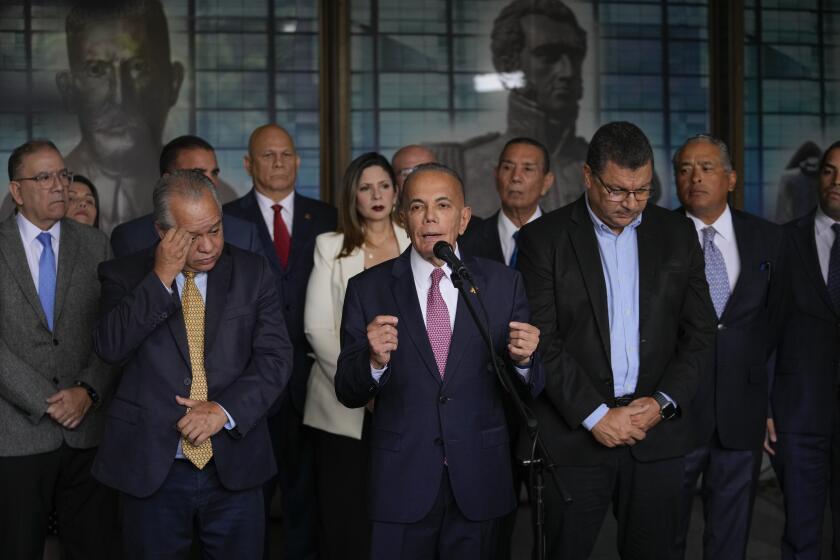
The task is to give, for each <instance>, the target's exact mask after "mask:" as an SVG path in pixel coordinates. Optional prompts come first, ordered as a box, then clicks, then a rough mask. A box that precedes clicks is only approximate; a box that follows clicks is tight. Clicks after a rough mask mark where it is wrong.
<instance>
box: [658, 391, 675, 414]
mask: <svg viewBox="0 0 840 560" xmlns="http://www.w3.org/2000/svg"><path fill="white" fill-rule="evenodd" d="M653 400H655V401H656V402H657V403H658V404H659V416H661V417H662V419H663V420H670V419H671V418H673V417H674V416H676V415H677V407H676V406H674V403H672V402H671V401H669V400H668V398H667V397H666V396H665V395H663V394H662V393H661V392H659V391H657V392H656V393H654V394H653Z"/></svg>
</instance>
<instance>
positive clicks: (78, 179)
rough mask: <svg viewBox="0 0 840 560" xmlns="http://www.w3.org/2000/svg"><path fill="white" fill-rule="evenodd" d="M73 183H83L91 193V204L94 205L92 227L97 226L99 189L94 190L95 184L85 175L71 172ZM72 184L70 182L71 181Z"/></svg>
mask: <svg viewBox="0 0 840 560" xmlns="http://www.w3.org/2000/svg"><path fill="white" fill-rule="evenodd" d="M73 183H81V184H83V185H85V186H86V187H87V188H89V189H90V194H92V195H93V204H94V206H96V218H94V219H93V227H95V228H98V227H99V214H100V212H99V191H98V190H96V185H94V184H93V181H91V180H90V179H88V178H87V177H85V176H84V175H76V174H75V173H74V174H73ZM71 184H72V183H71Z"/></svg>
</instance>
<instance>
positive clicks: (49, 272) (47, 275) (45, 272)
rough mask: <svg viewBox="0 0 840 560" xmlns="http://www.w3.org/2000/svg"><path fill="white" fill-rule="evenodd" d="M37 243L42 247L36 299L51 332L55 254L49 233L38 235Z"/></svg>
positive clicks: (53, 306) (53, 304)
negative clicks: (39, 302)
mask: <svg viewBox="0 0 840 560" xmlns="http://www.w3.org/2000/svg"><path fill="white" fill-rule="evenodd" d="M38 241H40V242H41V245H43V246H44V250H43V251H41V258H40V259H39V260H38V298H39V299H40V300H41V307H43V308H44V315H46V316H47V325H49V327H50V330H51V331H52V330H53V309H54V308H55V253H53V248H52V236H51V235H50V234H49V233H46V232H44V233H41V234H39V235H38Z"/></svg>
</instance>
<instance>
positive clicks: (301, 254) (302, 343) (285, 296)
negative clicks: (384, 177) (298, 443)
mask: <svg viewBox="0 0 840 560" xmlns="http://www.w3.org/2000/svg"><path fill="white" fill-rule="evenodd" d="M224 212H225V215H229V216H235V217H237V218H240V219H242V220H246V221H248V222H250V223H252V224H254V225H255V226H256V228H257V232H258V235H259V239H260V242H261V245H262V248H263V250H262V252H263V254H265V256H266V257H267V258H268V262H269V263H270V264H271V269H272V270H273V271H274V273H275V275H276V277H277V280H278V291H279V292H280V297H281V298H282V300H283V315H284V317H285V318H286V328H287V329H288V332H289V340H291V342H292V346H293V348H294V366H293V369H292V379H291V381H290V384H289V389H290V390H289V396H290V398H291V400H292V403H293V405H294V407H295V409H297V411H298V412H299V414H300V415H301V416H302V415H303V402H304V400H305V399H306V382H307V380H308V379H309V371H310V369H312V359H311V358H310V357H309V356H308V354H309V353H310V352H311V351H312V348H311V347H310V346H309V342H308V341H307V340H306V335H305V334H304V332H303V305H304V302H305V301H306V286H307V284H309V274H310V273H311V272H312V265H313V253H314V252H315V238H316V237H318V236H319V235H320V234H322V233H325V232H328V231H335V229H336V224H337V215H336V210H335V208H333V207H332V206H330V205H329V204H327V203H325V202H321V201H320V200H315V199H313V198H308V197H305V196H302V195H300V194H297V193H295V205H294V218H293V219H292V247H291V252H290V254H289V262H288V264H287V266H286V267H285V268H284V267H283V266H282V265H281V264H280V259H278V258H277V253H276V252H275V250H274V243H273V242H272V241H271V234H270V233H269V231H268V227H267V226H266V224H265V220H264V219H263V217H262V214H261V213H260V207H259V204H258V203H257V197H256V195H255V194H254V191H253V190H251V191H250V192H249V193H248V194H246V195H245V196H243V197H242V198H239V199H237V200H234V201H232V202H228V203H227V204H225V206H224ZM278 406H279V403H278ZM278 406H275V407H274V409H273V410H272V413H275V412H276V411H277V410H278Z"/></svg>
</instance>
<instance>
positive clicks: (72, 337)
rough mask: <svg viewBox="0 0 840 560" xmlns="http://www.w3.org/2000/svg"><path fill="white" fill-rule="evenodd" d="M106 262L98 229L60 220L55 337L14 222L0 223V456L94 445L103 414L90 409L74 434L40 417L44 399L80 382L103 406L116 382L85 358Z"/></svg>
mask: <svg viewBox="0 0 840 560" xmlns="http://www.w3.org/2000/svg"><path fill="white" fill-rule="evenodd" d="M109 258H110V246H109V244H108V238H107V237H106V236H105V234H104V233H102V232H101V231H99V230H97V229H94V228H92V227H89V226H85V225H81V224H78V223H76V222H74V221H71V220H62V222H61V240H60V245H59V252H58V272H57V279H56V297H55V332H50V331H49V329H48V328H47V321H46V317H45V316H44V311H43V309H42V308H41V301H40V300H39V299H38V292H37V290H36V289H35V283H34V282H33V280H32V275H31V273H30V272H29V266H28V265H27V262H26V254H25V253H24V250H23V241H22V240H21V237H20V233H19V231H18V226H17V222H16V221H15V218H14V216H13V217H11V218H9V219H7V220H5V221H3V222H2V223H0V426H2V429H0V456H3V457H8V456H19V455H34V454H36V453H45V452H47V451H53V450H55V449H57V448H58V447H59V446H60V445H61V443H62V441H66V442H67V444H68V445H69V446H70V447H74V448H80V449H85V448H90V447H95V446H96V445H98V443H99V440H100V438H101V435H102V427H103V424H104V408H105V407H100V408H99V409H98V410H94V409H91V410H90V411H89V412H88V414H87V416H86V417H85V419H84V420H83V421H82V423H81V424H80V425H79V426H78V427H77V428H76V429H75V430H65V429H64V428H62V427H61V426H60V425H59V424H57V423H56V422H54V421H53V420H52V419H51V418H50V417H49V416H47V415H46V414H45V413H46V410H47V403H46V399H47V397H49V396H50V395H53V394H54V393H55V392H56V391H58V390H60V389H66V388H69V387H73V386H74V385H75V383H76V381H83V382H85V383H87V384H88V385H90V386H91V387H93V388H94V389H95V390H96V391H97V392H98V393H99V395H100V398H102V399H103V400H104V399H106V398H107V396H108V395H110V394H111V393H112V392H113V386H114V384H115V381H116V378H115V376H114V374H113V372H112V370H111V369H110V368H109V367H108V366H106V365H105V364H104V363H103V362H102V361H101V360H100V359H99V358H98V357H97V356H96V354H95V353H94V352H93V329H94V326H95V324H96V321H97V319H98V315H99V292H100V289H99V280H98V277H97V272H96V271H97V267H98V266H99V263H100V262H102V261H105V260H108V259H109Z"/></svg>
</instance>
